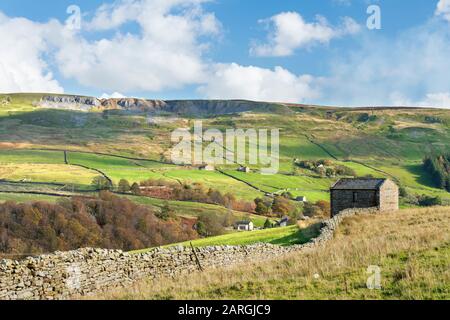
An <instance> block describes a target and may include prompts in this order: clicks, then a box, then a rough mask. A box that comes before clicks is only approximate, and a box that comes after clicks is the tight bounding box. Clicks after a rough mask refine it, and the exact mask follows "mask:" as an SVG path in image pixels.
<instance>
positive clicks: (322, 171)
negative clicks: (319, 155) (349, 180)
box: [295, 159, 357, 177]
mask: <svg viewBox="0 0 450 320" xmlns="http://www.w3.org/2000/svg"><path fill="white" fill-rule="evenodd" d="M295 164H296V165H297V166H298V167H300V168H303V169H307V170H311V171H314V172H315V173H317V174H319V175H320V176H322V177H336V176H348V177H356V176H357V174H356V172H355V170H353V169H352V168H349V167H347V166H344V165H341V164H336V163H334V162H333V161H331V160H328V159H325V160H317V161H313V160H304V161H296V162H295Z"/></svg>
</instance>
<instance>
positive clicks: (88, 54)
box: [56, 0, 220, 92]
mask: <svg viewBox="0 0 450 320" xmlns="http://www.w3.org/2000/svg"><path fill="white" fill-rule="evenodd" d="M206 1H207V0H122V1H119V2H116V3H114V4H109V5H103V6H101V7H100V8H99V9H98V10H97V12H96V14H95V16H94V18H93V19H92V20H91V21H87V22H85V23H86V25H87V29H88V30H91V31H101V30H110V29H111V30H116V31H117V30H120V27H121V26H122V25H123V24H125V23H127V22H130V21H133V22H135V23H137V25H138V26H139V28H140V30H139V31H140V32H139V33H136V34H132V33H126V34H122V33H120V32H119V31H117V32H116V33H115V34H114V36H112V37H110V38H102V39H99V40H96V41H92V40H88V39H87V38H85V37H83V36H82V34H77V33H73V34H70V35H66V37H65V39H64V44H63V45H62V46H61V49H60V51H59V52H58V53H57V55H56V58H57V61H58V65H59V69H60V71H61V72H62V74H63V75H64V76H65V77H67V78H74V79H76V80H77V81H78V82H79V83H81V84H82V85H85V86H88V87H95V88H100V89H103V90H107V91H115V90H121V91H125V92H127V91H152V92H157V91H161V90H165V89H173V88H181V87H183V86H185V85H192V84H199V83H201V82H202V81H203V79H204V77H205V71H206V68H207V66H206V64H205V63H204V61H203V55H204V53H205V50H207V48H208V44H209V43H208V42H207V41H205V37H208V36H217V35H218V34H219V33H220V23H219V22H218V21H217V19H216V18H215V16H214V15H213V14H212V13H208V12H204V11H203V9H202V6H201V5H202V3H204V2H206Z"/></svg>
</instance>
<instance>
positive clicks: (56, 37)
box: [0, 0, 450, 107]
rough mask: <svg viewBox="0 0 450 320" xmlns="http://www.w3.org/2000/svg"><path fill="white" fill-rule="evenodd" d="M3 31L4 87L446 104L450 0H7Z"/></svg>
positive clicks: (449, 101) (449, 98)
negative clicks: (371, 22)
mask: <svg viewBox="0 0 450 320" xmlns="http://www.w3.org/2000/svg"><path fill="white" fill-rule="evenodd" d="M71 5H72V6H73V5H75V6H77V8H79V9H80V13H81V16H80V19H78V16H77V15H76V12H74V11H71V13H67V9H68V7H69V6H71ZM371 5H376V6H378V8H379V9H380V11H381V29H379V30H369V29H368V28H367V26H366V21H367V19H368V18H369V16H370V14H367V12H366V11H367V8H368V7H369V6H371ZM68 19H69V20H68ZM78 21H79V22H80V24H79V25H78V24H77V23H78ZM0 38H2V39H3V43H4V45H7V47H8V49H9V50H7V52H5V51H4V50H2V52H0V92H18V91H20V92H30V91H34V92H36V91H46V92H60V93H61V92H66V93H76V94H86V95H93V96H102V95H104V96H108V95H111V94H114V96H122V95H123V96H137V97H146V98H150V99H193V98H199V99H203V98H205V99H210V98H211V99H215V98H217V99H233V98H243V99H252V100H267V101H285V102H299V103H311V104H327V105H349V106H357V105H411V106H413V105H414V106H415V105H426V106H439V107H450V63H449V62H448V58H447V56H450V0H410V1H408V2H406V1H403V0H384V1H383V0H379V1H377V0H372V1H369V0H265V1H257V0H245V1H242V0H241V1H238V0H215V1H208V0H119V1H107V0H79V1H73V0H72V1H66V0H61V1H52V0H41V1H32V0H3V1H2V2H1V3H0Z"/></svg>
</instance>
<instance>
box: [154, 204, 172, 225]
mask: <svg viewBox="0 0 450 320" xmlns="http://www.w3.org/2000/svg"><path fill="white" fill-rule="evenodd" d="M155 215H156V216H157V217H158V218H159V219H161V220H164V221H168V220H169V219H171V218H174V217H175V212H174V211H173V210H172V208H170V206H169V202H167V201H164V204H163V206H162V207H161V211H160V212H157V213H156V214H155Z"/></svg>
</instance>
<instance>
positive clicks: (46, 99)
mask: <svg viewBox="0 0 450 320" xmlns="http://www.w3.org/2000/svg"><path fill="white" fill-rule="evenodd" d="M36 106H38V107H41V108H51V109H63V110H64V109H65V110H77V111H91V110H93V109H101V110H124V111H130V112H149V113H158V112H168V113H176V114H182V115H223V114H232V113H242V112H248V111H254V112H270V113H291V112H292V111H291V109H290V108H289V107H287V106H285V105H281V104H274V103H267V102H253V101H246V100H172V101H163V100H146V99H136V98H117V99H97V98H93V97H83V96H70V95H46V96H43V97H42V98H41V100H40V101H39V102H37V103H36Z"/></svg>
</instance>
